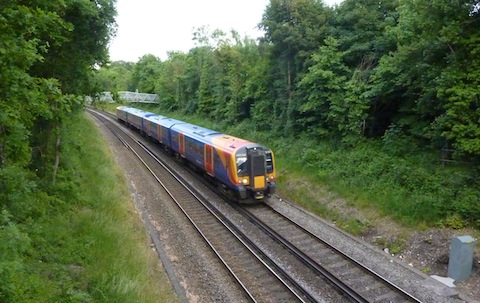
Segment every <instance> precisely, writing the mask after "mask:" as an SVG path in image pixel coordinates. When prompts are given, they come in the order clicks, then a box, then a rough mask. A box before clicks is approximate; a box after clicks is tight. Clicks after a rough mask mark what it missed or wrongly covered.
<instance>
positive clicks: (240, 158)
mask: <svg viewBox="0 0 480 303" xmlns="http://www.w3.org/2000/svg"><path fill="white" fill-rule="evenodd" d="M236 163H237V174H238V176H239V177H244V176H247V175H248V165H247V149H246V148H241V149H239V150H238V151H237V154H236Z"/></svg>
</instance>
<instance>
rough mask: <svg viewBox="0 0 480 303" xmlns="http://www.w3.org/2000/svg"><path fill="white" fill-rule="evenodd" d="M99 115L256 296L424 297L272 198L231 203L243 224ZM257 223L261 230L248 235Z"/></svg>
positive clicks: (267, 299) (248, 292)
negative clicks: (303, 222)
mask: <svg viewBox="0 0 480 303" xmlns="http://www.w3.org/2000/svg"><path fill="white" fill-rule="evenodd" d="M90 112H91V111H90ZM91 113H92V114H93V115H95V116H96V117H97V118H98V119H100V120H101V121H102V122H103V123H104V124H105V125H106V126H107V127H108V128H109V129H110V130H111V131H112V132H113V133H114V134H115V135H116V136H117V137H118V138H119V140H121V141H122V142H123V144H124V145H125V146H127V147H128V148H130V149H131V150H132V151H133V152H134V153H135V154H136V155H137V157H139V158H140V159H141V161H142V162H143V163H144V164H145V166H146V167H147V168H148V169H149V170H150V172H151V173H152V174H153V175H154V177H155V178H156V179H157V181H158V182H159V183H160V184H161V185H162V186H163V187H164V188H165V190H166V191H167V192H168V193H169V195H170V196H171V197H172V200H173V201H175V203H176V204H177V206H178V208H179V209H180V210H181V211H182V212H183V213H184V214H185V217H186V218H188V220H189V221H190V223H191V224H192V226H194V228H195V229H196V230H197V231H198V233H199V234H200V235H201V237H202V238H203V239H204V241H205V242H206V243H207V244H208V245H209V247H210V248H211V249H212V251H213V252H214V254H215V255H216V256H217V257H218V259H219V260H220V262H221V263H222V264H223V265H224V266H225V268H226V269H227V270H228V272H229V273H230V275H231V277H232V280H233V281H235V283H237V284H238V286H239V287H240V288H241V289H243V291H244V293H245V297H246V299H248V300H249V301H252V302H326V301H325V299H324V297H328V296H326V293H325V291H326V290H325V289H327V292H330V293H331V292H336V293H339V294H341V295H340V296H339V297H340V298H342V301H351V302H421V301H420V300H418V299H417V298H415V297H414V296H412V295H410V294H408V292H406V291H404V290H402V289H401V288H399V287H396V286H395V285H394V284H393V283H390V282H389V281H388V280H386V279H385V278H383V277H381V276H379V275H377V274H375V273H374V272H372V271H371V270H369V269H368V268H366V267H365V266H363V265H362V264H360V263H359V262H356V261H355V260H352V259H351V258H349V257H348V256H347V255H345V254H343V253H342V252H340V251H339V250H338V249H336V248H335V247H334V246H332V245H330V244H328V243H326V242H325V241H323V240H321V239H319V238H318V237H316V236H315V235H313V234H311V233H310V232H308V231H306V230H305V229H303V228H302V227H301V226H300V225H299V224H296V223H295V222H293V221H291V220H289V219H288V218H286V217H285V216H283V215H281V214H280V213H278V212H276V211H275V210H274V209H272V208H270V207H269V206H268V205H266V204H258V205H254V206H248V207H245V206H239V205H238V204H235V203H230V205H231V207H232V209H235V211H236V212H238V213H239V214H241V215H242V216H244V217H246V218H247V219H248V222H249V223H248V224H246V223H245V224H243V228H240V227H238V224H237V223H236V222H235V221H232V220H231V219H229V218H228V217H227V216H225V215H224V214H222V213H221V212H220V211H218V210H217V209H216V208H215V207H214V206H213V205H212V204H211V203H209V201H207V200H206V199H205V198H203V197H202V196H201V195H200V194H199V193H198V192H197V191H196V190H195V189H194V188H192V187H191V186H190V185H189V184H187V182H185V181H183V179H182V177H181V176H178V175H176V173H175V172H173V171H172V170H171V169H169V168H168V167H166V166H165V165H164V164H163V163H161V161H160V160H159V159H158V158H157V157H156V156H155V155H154V153H153V152H152V151H150V150H149V149H148V148H147V147H146V146H145V145H144V144H143V143H141V142H139V141H138V140H137V139H135V138H134V137H132V136H131V135H129V134H128V133H126V132H124V131H123V129H122V128H121V127H118V125H117V123H112V122H111V120H109V119H106V118H105V116H104V114H103V115H101V114H98V113H94V112H91ZM112 116H113V115H112ZM112 116H111V118H110V119H115V116H113V117H112ZM252 229H255V230H257V232H255V233H256V234H257V236H254V237H252V235H249V236H247V234H249V233H250V232H249V230H252ZM265 246H267V247H270V249H265ZM271 247H274V248H271ZM272 251H273V252H272Z"/></svg>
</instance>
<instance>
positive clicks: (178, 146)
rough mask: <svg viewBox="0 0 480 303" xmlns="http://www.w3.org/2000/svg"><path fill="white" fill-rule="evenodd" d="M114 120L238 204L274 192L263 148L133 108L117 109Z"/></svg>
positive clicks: (270, 164) (272, 171)
mask: <svg viewBox="0 0 480 303" xmlns="http://www.w3.org/2000/svg"><path fill="white" fill-rule="evenodd" d="M117 117H118V119H119V120H121V121H124V122H125V123H126V124H127V125H132V126H134V127H135V128H137V129H139V130H140V131H141V132H142V133H144V134H146V135H147V136H149V137H151V138H153V139H155V140H156V141H158V142H160V143H162V144H163V145H164V147H166V148H167V149H170V150H171V151H173V152H174V153H175V154H177V155H178V156H179V157H181V158H183V159H185V160H187V161H189V162H190V163H192V164H193V165H195V166H196V167H197V168H198V169H199V170H201V171H203V172H205V173H206V174H207V175H209V176H210V177H212V178H213V179H214V180H216V181H217V183H220V184H222V185H223V186H224V188H225V189H228V191H229V192H233V193H235V194H236V197H237V198H238V199H239V200H244V199H250V198H253V199H255V200H260V199H262V198H263V197H264V196H266V195H270V194H273V193H274V191H275V187H276V179H275V159H274V155H273V152H272V151H271V150H270V149H268V148H267V147H265V146H262V145H259V144H256V143H253V142H250V141H247V140H244V139H240V138H236V137H233V136H229V135H225V134H222V133H219V132H217V131H214V130H210V129H207V128H203V127H200V126H196V125H193V124H190V123H186V122H183V121H180V120H175V119H171V118H168V117H164V116H159V115H156V114H153V113H149V112H145V111H142V110H138V109H134V108H128V107H119V108H118V109H117Z"/></svg>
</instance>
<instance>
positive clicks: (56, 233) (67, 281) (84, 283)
mask: <svg viewBox="0 0 480 303" xmlns="http://www.w3.org/2000/svg"><path fill="white" fill-rule="evenodd" d="M62 138H63V142H62V156H61V164H60V170H59V173H58V179H57V184H56V185H55V186H54V187H53V188H52V192H51V193H50V195H48V196H47V195H45V196H43V197H38V199H39V200H44V201H45V200H46V201H47V202H44V205H47V206H45V209H44V210H43V212H44V215H42V216H39V217H37V218H35V219H33V218H32V219H31V220H27V222H24V223H23V224H8V222H6V223H7V224H4V225H2V226H0V227H1V228H0V248H1V245H2V244H3V245H5V243H7V245H8V241H10V242H12V243H16V244H15V245H18V244H21V245H22V246H20V248H18V249H17V250H18V251H16V252H15V251H13V252H12V257H11V258H8V256H7V257H5V255H2V256H0V278H2V279H3V281H2V287H0V301H1V302H16V303H17V302H112V303H113V302H115V303H122V302H124V303H130V302H152V303H153V302H178V299H177V298H176V296H175V295H174V294H173V292H172V291H171V287H170V284H169V282H168V279H167V277H166V276H165V274H164V272H163V269H162V268H161V265H160V264H159V261H158V257H157V256H156V253H154V252H152V250H151V248H150V242H149V237H148V235H147V233H146V229H145V227H144V225H143V223H142V222H141V220H140V218H139V215H138V214H137V213H136V212H135V209H134V206H133V204H132V202H131V200H130V194H129V192H128V189H127V185H126V180H125V178H124V176H123V173H122V171H121V170H120V169H119V168H118V167H117V166H116V164H115V162H114V159H113V155H112V154H111V152H110V150H109V149H108V146H107V145H106V143H105V142H104V141H102V138H101V135H100V134H99V131H98V130H97V128H96V127H95V126H94V124H93V122H92V121H91V120H90V119H87V118H86V115H85V114H84V113H81V114H78V115H75V116H74V117H73V120H72V121H71V122H70V123H69V124H68V125H67V126H66V128H65V129H64V130H63V133H62ZM6 220H7V221H8V218H5V216H4V218H3V219H1V220H0V221H1V222H0V223H5V221H6ZM4 226H7V227H8V226H10V229H9V230H8V233H6V231H7V230H6V229H5V227H4ZM2 232H5V233H2ZM4 235H8V237H10V239H9V238H8V237H2V236H4ZM7 240H8V241H7ZM6 241H7V242H6ZM22 247H23V248H22ZM14 253H15V254H16V255H15V256H16V257H15V256H13V254H14Z"/></svg>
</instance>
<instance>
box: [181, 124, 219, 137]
mask: <svg viewBox="0 0 480 303" xmlns="http://www.w3.org/2000/svg"><path fill="white" fill-rule="evenodd" d="M172 129H174V130H176V131H178V132H181V133H183V134H185V135H188V136H190V137H193V138H197V139H204V138H207V137H211V136H213V135H218V134H220V133H219V132H217V131H215V130H211V129H208V128H205V127H201V126H197V125H193V124H190V123H183V124H176V125H174V126H172ZM208 141H210V140H208Z"/></svg>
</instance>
